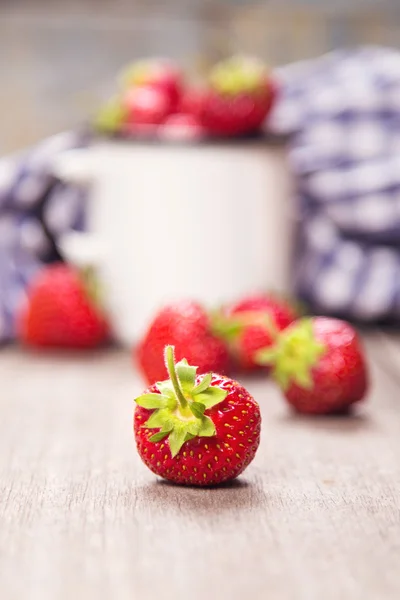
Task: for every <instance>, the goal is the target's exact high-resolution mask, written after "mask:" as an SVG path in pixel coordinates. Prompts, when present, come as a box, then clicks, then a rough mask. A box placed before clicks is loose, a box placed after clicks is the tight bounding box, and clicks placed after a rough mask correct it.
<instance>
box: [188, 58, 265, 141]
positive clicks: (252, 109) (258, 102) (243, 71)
mask: <svg viewBox="0 0 400 600" xmlns="http://www.w3.org/2000/svg"><path fill="white" fill-rule="evenodd" d="M274 97H275V88H274V86H273V84H272V82H271V79H270V77H269V74H268V72H267V70H266V69H265V67H264V66H263V65H262V64H261V63H259V62H257V61H254V60H249V59H244V58H241V57H233V58H231V59H229V60H227V61H224V62H222V63H220V64H218V65H216V67H214V69H213V70H212V72H211V77H210V87H209V88H208V90H207V91H206V92H205V94H203V98H202V102H201V106H200V109H199V118H200V121H201V123H202V124H203V126H204V127H205V128H206V130H207V131H208V132H209V133H211V134H213V135H217V136H235V135H243V134H250V133H254V132H257V131H258V130H259V129H260V128H261V126H262V124H263V122H264V120H265V118H266V116H267V115H268V113H269V111H270V109H271V107H272V103H273V100H274Z"/></svg>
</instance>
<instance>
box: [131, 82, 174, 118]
mask: <svg viewBox="0 0 400 600" xmlns="http://www.w3.org/2000/svg"><path fill="white" fill-rule="evenodd" d="M123 105H124V108H125V111H126V122H127V123H128V124H134V125H159V124H160V123H163V122H164V120H165V119H166V118H167V117H168V115H170V114H171V110H172V109H171V104H170V100H169V97H168V95H167V94H166V93H165V92H164V91H163V90H162V89H158V88H155V87H153V86H149V85H146V86H142V87H137V88H131V89H130V90H128V91H127V92H126V94H125V96H124V99H123Z"/></svg>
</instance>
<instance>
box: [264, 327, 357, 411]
mask: <svg viewBox="0 0 400 600" xmlns="http://www.w3.org/2000/svg"><path fill="white" fill-rule="evenodd" d="M258 360H259V361H260V362H261V363H262V364H268V365H271V366H272V367H273V375H274V377H275V379H276V381H277V382H278V384H279V385H280V386H281V388H282V390H283V392H284V395H285V397H286V399H287V401H288V402H289V404H290V405H291V406H292V407H293V408H295V409H296V410H297V411H298V412H301V413H305V414H329V413H337V412H342V411H344V410H346V409H348V407H350V406H351V405H352V404H354V403H355V402H360V401H361V400H363V398H364V397H365V394H366V392H367V390H368V369H367V365H366V362H365V358H364V353H363V349H362V346H361V343H360V340H359V339H358V336H357V333H356V332H355V330H354V329H353V327H352V326H351V325H350V324H349V323H346V322H345V321H340V320H338V319H331V318H327V317H314V318H312V319H300V320H299V321H296V322H295V323H293V324H292V325H290V326H289V327H288V328H287V329H286V330H285V331H284V332H282V333H281V334H280V335H279V336H278V338H277V340H276V344H275V346H274V347H273V348H267V349H266V350H261V351H260V352H259V353H258Z"/></svg>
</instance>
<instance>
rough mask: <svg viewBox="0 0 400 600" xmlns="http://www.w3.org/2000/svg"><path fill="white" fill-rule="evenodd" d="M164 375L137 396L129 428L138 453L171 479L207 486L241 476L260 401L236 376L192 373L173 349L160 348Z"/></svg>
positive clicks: (256, 433) (254, 442)
mask: <svg viewBox="0 0 400 600" xmlns="http://www.w3.org/2000/svg"><path fill="white" fill-rule="evenodd" d="M165 362H166V365H167V369H168V374H169V380H167V381H162V382H160V383H156V384H155V385H153V386H151V387H150V388H149V389H148V390H146V391H145V392H144V393H143V394H142V395H141V396H139V397H138V398H136V404H137V406H136V409H135V417H134V432H135V438H136V445H137V449H138V452H139V454H140V457H141V458H142V460H143V462H144V463H145V464H146V465H147V466H148V467H149V469H150V470H151V471H153V473H155V474H156V475H159V476H160V477H163V478H164V479H168V480H170V481H173V482H175V483H180V484H186V485H197V486H207V485H215V484H218V483H222V482H224V481H229V480H231V479H234V478H235V477H237V476H238V475H240V474H241V473H242V472H243V471H244V470H245V469H246V467H247V466H248V465H249V464H250V462H251V461H252V460H253V458H254V456H255V454H256V451H257V448H258V445H259V442H260V427H261V415H260V410H259V406H258V404H257V403H256V401H255V400H254V399H253V398H252V396H250V394H249V393H248V392H247V390H245V388H244V387H242V386H241V385H240V384H239V383H237V382H236V381H233V380H232V379H229V378H227V377H224V376H221V375H217V374H215V373H208V374H206V375H203V376H199V375H197V367H193V366H191V365H189V364H188V362H187V361H186V360H185V359H183V360H181V361H180V362H178V363H177V364H175V359H174V348H173V346H167V347H166V348H165Z"/></svg>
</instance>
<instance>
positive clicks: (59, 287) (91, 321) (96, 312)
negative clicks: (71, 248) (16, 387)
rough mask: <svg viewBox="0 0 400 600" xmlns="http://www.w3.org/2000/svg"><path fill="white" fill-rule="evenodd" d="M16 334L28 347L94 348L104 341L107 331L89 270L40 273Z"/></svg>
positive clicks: (57, 269)
mask: <svg viewBox="0 0 400 600" xmlns="http://www.w3.org/2000/svg"><path fill="white" fill-rule="evenodd" d="M18 334H19V339H20V340H21V341H22V342H23V343H25V344H27V345H29V346H42V347H59V348H93V347H96V346H99V345H100V344H102V343H103V342H105V341H107V339H108V337H109V327H108V324H107V320H106V318H105V315H104V312H103V311H102V309H101V307H100V304H99V302H98V289H97V284H96V281H95V278H94V275H93V272H92V270H91V269H87V270H86V271H82V272H80V271H78V270H77V269H75V268H72V267H69V266H67V265H65V264H54V265H51V266H48V267H46V268H44V269H42V270H41V271H40V272H39V274H38V276H37V277H36V278H35V279H34V280H33V282H32V284H31V285H30V287H29V289H28V294H27V303H26V305H25V306H24V308H23V310H22V312H21V314H20V316H19V322H18Z"/></svg>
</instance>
